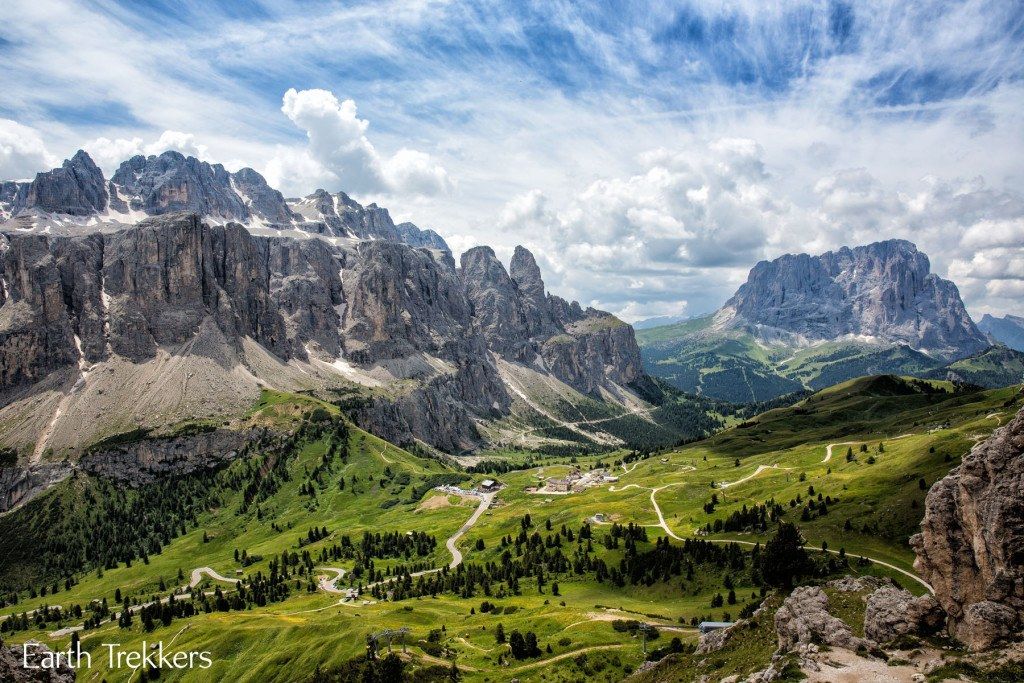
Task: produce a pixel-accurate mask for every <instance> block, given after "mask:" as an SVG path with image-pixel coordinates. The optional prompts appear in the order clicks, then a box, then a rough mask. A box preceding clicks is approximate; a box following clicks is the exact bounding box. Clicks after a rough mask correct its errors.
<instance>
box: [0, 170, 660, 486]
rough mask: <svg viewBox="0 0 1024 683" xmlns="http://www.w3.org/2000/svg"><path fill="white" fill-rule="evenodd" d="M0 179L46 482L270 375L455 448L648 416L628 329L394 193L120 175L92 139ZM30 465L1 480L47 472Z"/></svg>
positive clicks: (237, 403)
mask: <svg viewBox="0 0 1024 683" xmlns="http://www.w3.org/2000/svg"><path fill="white" fill-rule="evenodd" d="M3 188H4V190H3V201H4V202H5V203H4V207H5V209H4V210H5V211H6V212H7V213H8V215H9V216H10V218H9V219H8V220H7V221H6V222H4V223H3V224H2V227H0V231H2V236H0V252H2V257H0V303H2V306H0V406H2V407H0V424H2V425H3V426H2V427H0V442H2V444H3V446H4V447H6V448H8V449H13V450H14V451H16V452H17V453H18V456H19V457H18V461H19V463H21V464H22V465H23V466H29V465H31V466H33V467H35V471H36V472H37V475H38V476H37V479H41V480H42V484H45V483H46V482H47V481H49V480H50V479H55V478H60V477H61V476H64V475H66V471H67V466H66V465H65V464H61V465H59V466H58V465H54V464H53V463H54V462H60V463H63V462H64V457H65V456H71V457H72V459H74V458H76V457H78V456H79V455H81V453H82V452H83V450H84V449H86V448H88V447H89V446H90V445H91V444H95V443H97V442H101V441H103V440H104V439H111V438H112V437H113V438H116V437H117V435H119V434H126V433H131V432H133V430H139V429H145V430H153V431H154V432H161V431H162V432H167V431H168V430H169V429H170V426H172V425H181V424H185V423H189V422H194V421H196V420H200V421H201V420H209V419H211V418H216V419H220V420H225V421H227V420H230V419H231V417H232V416H235V415H239V414H242V413H244V412H245V411H246V410H247V409H248V408H249V407H250V406H251V405H252V404H253V403H254V402H255V401H256V400H257V399H258V398H259V396H260V392H261V391H262V390H273V389H277V390H283V391H292V392H294V391H311V392H314V393H317V394H318V395H323V396H325V397H329V398H331V400H338V401H343V402H345V404H346V406H347V407H348V408H349V409H350V410H351V412H352V414H353V415H354V416H355V417H356V419H357V420H358V421H359V422H360V424H362V425H363V426H365V427H367V428H369V429H371V430H372V431H374V432H375V433H377V434H379V435H380V436H382V437H384V438H386V439H388V440H390V441H393V442H396V443H406V444H408V443H412V442H413V441H420V442H422V443H423V444H426V445H428V446H431V447H434V448H437V449H440V450H442V451H445V452H448V453H461V452H466V451H472V450H475V449H476V448H478V447H479V446H481V445H483V444H486V443H494V442H500V441H503V440H506V441H512V442H514V443H518V444H519V445H527V446H529V445H530V444H531V443H583V444H589V445H595V444H601V445H614V444H621V443H623V441H622V439H621V438H619V437H617V436H614V435H613V434H610V433H607V432H605V431H603V430H602V428H601V426H600V425H595V426H594V427H586V426H576V425H574V424H569V423H566V422H564V420H563V418H562V417H561V416H560V411H561V410H563V409H564V407H565V406H566V405H573V404H586V405H588V406H590V407H591V409H599V410H600V411H604V412H602V413H601V416H602V417H609V416H615V415H623V416H633V415H636V416H638V417H637V418H636V419H640V420H651V418H650V417H649V413H650V411H651V410H652V409H653V406H652V405H650V404H649V403H648V402H646V401H645V400H643V399H642V398H641V397H640V395H639V394H638V392H640V393H642V394H644V395H646V396H650V395H651V391H650V389H651V386H652V383H651V380H650V379H649V378H648V377H647V376H646V375H645V374H644V371H643V368H642V365H641V361H640V354H639V349H638V347H637V345H636V342H635V339H634V336H633V330H632V328H631V327H630V326H628V325H626V324H625V323H623V322H621V321H620V320H618V319H617V318H615V317H614V316H612V315H611V314H608V313H605V312H602V311H597V310H594V309H583V308H582V307H580V306H579V304H577V303H575V302H567V301H565V300H563V299H561V298H559V297H557V296H554V295H552V294H549V293H547V292H546V291H545V287H544V282H543V280H542V279H541V273H540V269H539V268H538V267H537V264H536V261H535V260H534V258H533V255H532V254H530V252H529V251H527V250H526V249H524V248H522V247H519V248H517V249H516V252H515V255H514V257H513V259H512V261H511V264H510V268H509V269H506V268H505V266H504V265H503V264H502V263H501V262H500V261H498V259H497V258H496V256H495V254H494V252H493V250H491V249H490V248H488V247H477V248H474V249H471V250H469V251H468V252H466V253H465V254H463V255H462V259H461V264H456V263H455V261H454V259H453V258H452V255H451V253H450V252H449V251H448V249H447V245H446V244H445V243H444V240H443V239H441V238H440V236H438V235H437V234H436V233H434V232H432V231H423V230H419V229H418V228H416V226H414V225H412V224H411V223H403V224H400V225H395V224H394V223H393V221H392V220H391V218H390V216H389V214H388V212H387V210H386V209H382V208H379V207H377V206H375V205H373V204H371V205H369V206H366V207H363V206H361V205H359V204H357V203H356V202H354V201H353V200H352V199H351V198H349V197H348V196H346V195H345V194H343V193H337V194H333V195H332V194H328V193H326V192H324V191H318V192H316V193H314V194H313V195H311V196H309V197H306V198H304V199H299V200H285V199H283V197H282V196H281V194H280V193H278V192H276V191H274V190H272V189H270V188H269V187H268V186H267V185H266V182H265V181H264V180H263V178H262V177H261V176H260V175H259V174H258V173H256V172H255V171H252V170H251V169H243V170H242V171H239V172H238V173H228V172H227V171H225V170H224V169H223V167H221V166H219V165H210V164H207V163H206V162H201V161H198V160H196V159H194V158H191V157H189V158H186V157H184V156H182V155H180V154H177V153H174V152H166V153H164V154H162V155H160V156H151V157H148V158H143V157H134V158H132V159H129V160H128V161H126V162H125V163H124V164H122V165H121V167H120V168H119V169H118V171H117V173H115V174H114V176H113V177H112V178H111V179H110V180H109V181H105V180H104V179H103V176H102V173H101V172H100V171H99V169H98V168H97V167H96V166H95V164H93V162H92V160H91V159H90V158H89V156H88V155H87V154H86V153H84V152H79V153H78V154H76V155H75V157H74V158H73V159H71V160H69V161H68V162H65V164H64V165H63V166H62V167H61V168H59V169H55V170H53V171H50V172H48V173H40V174H39V175H38V176H37V177H36V179H35V180H33V181H32V182H30V183H5V184H4V185H3ZM576 419H577V420H579V418H578V417H577V418H576ZM650 425H651V426H652V427H656V425H654V424H653V421H652V422H651V423H650ZM545 430H546V431H545ZM517 439H518V441H516V440H517ZM45 467H51V468H56V471H48V472H45V473H43V474H38V472H39V471H40V469H41V468H45ZM24 474H25V473H24V472H22V473H21V475H18V476H15V475H12V474H11V473H10V472H6V473H5V476H6V478H7V479H11V478H15V479H17V481H13V482H12V481H8V482H6V485H7V488H8V490H12V489H14V488H17V487H19V486H21V487H23V488H26V489H32V488H35V487H37V486H38V485H42V484H40V482H39V481H33V482H29V483H26V482H25V481H24V477H23V476H22V475H24ZM19 477H20V478H19ZM11 502H12V500H9V501H8V503H11Z"/></svg>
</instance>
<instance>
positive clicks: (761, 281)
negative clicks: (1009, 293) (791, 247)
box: [715, 240, 988, 358]
mask: <svg viewBox="0 0 1024 683" xmlns="http://www.w3.org/2000/svg"><path fill="white" fill-rule="evenodd" d="M930 269H931V266H930V263H929V261H928V257H927V256H926V255H925V254H923V253H922V252H920V251H918V250H917V247H915V246H914V245H913V244H911V243H910V242H906V241H903V240H888V241H885V242H876V243H874V244H869V245H866V246H861V247H855V248H853V249H850V248H848V247H843V248H842V249H840V250H838V251H834V252H827V253H825V254H822V255H820V256H810V255H808V254H796V255H793V254H787V255H785V256H782V257H780V258H777V259H775V260H774V261H762V262H760V263H758V264H757V265H756V266H754V268H753V269H752V270H751V271H750V274H749V276H748V277H747V281H746V283H744V284H743V285H742V286H741V287H740V288H739V289H738V290H737V292H736V294H735V295H733V297H732V298H731V299H729V301H727V302H726V304H725V306H723V307H722V309H721V310H720V311H719V312H718V314H716V316H715V329H718V330H724V329H744V330H747V331H750V332H752V333H754V334H755V335H757V336H759V337H761V338H763V339H766V340H768V341H786V342H797V343H804V342H814V341H822V340H833V339H837V338H840V337H843V336H846V335H850V336H853V337H855V338H866V339H869V340H874V341H878V342H886V343H902V344H906V345H908V346H910V347H911V348H914V349H920V350H927V351H929V352H931V353H934V354H936V355H941V356H944V357H949V358H954V357H955V358H959V357H963V356H967V355H970V354H972V353H976V352H978V351H980V350H982V349H984V348H985V347H986V346H988V342H987V340H986V338H985V336H984V335H983V334H982V333H981V331H979V330H978V328H977V327H976V326H975V324H974V322H973V321H972V320H971V318H970V316H969V315H968V314H967V310H966V308H965V307H964V304H963V301H962V300H961V299H960V293H959V291H958V290H957V288H956V285H954V284H953V283H952V282H950V281H949V280H943V279H942V278H940V277H938V276H937V275H935V274H934V273H931V272H930Z"/></svg>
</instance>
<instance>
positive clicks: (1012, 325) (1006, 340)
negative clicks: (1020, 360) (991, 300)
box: [978, 313, 1024, 351]
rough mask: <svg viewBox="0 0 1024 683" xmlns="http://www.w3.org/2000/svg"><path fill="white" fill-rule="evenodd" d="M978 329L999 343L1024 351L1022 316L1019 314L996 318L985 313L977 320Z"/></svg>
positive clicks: (1023, 323) (1023, 320) (1023, 321)
mask: <svg viewBox="0 0 1024 683" xmlns="http://www.w3.org/2000/svg"><path fill="white" fill-rule="evenodd" d="M978 329H979V330H981V331H982V332H984V333H985V334H987V335H988V336H990V337H991V338H992V339H993V340H995V341H997V342H999V343H1000V344H1005V345H1006V346H1008V347H1010V348H1011V349H1014V350H1016V351H1024V318H1022V317H1021V316H1019V315H1004V316H1003V317H1002V318H996V317H995V316H993V315H989V314H988V313H986V314H985V315H983V316H982V317H981V320H979V321H978Z"/></svg>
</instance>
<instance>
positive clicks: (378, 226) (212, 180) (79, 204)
mask: <svg viewBox="0 0 1024 683" xmlns="http://www.w3.org/2000/svg"><path fill="white" fill-rule="evenodd" d="M179 212H189V213H195V214H197V215H198V216H200V217H201V218H202V219H204V220H206V221H207V222H212V223H221V224H222V223H226V222H229V221H233V222H237V223H240V224H242V225H244V226H245V227H247V228H248V229H250V230H254V231H258V232H261V233H266V234H272V233H273V232H282V231H298V232H299V233H300V234H301V233H308V234H314V235H322V236H325V237H338V238H343V239H352V240H367V239H373V240H387V241H395V242H403V243H405V244H409V245H411V246H414V247H426V248H431V249H439V250H442V251H448V250H449V249H448V245H447V244H446V243H445V241H444V239H443V238H442V237H441V236H440V235H438V234H437V233H436V232H434V231H433V230H421V229H420V228H418V227H417V226H415V225H414V224H412V223H408V222H407V223H402V224H400V225H395V223H394V221H392V220H391V216H390V214H389V213H388V210H387V209H384V208H382V207H379V206H377V205H376V204H370V205H368V206H365V207H364V206H362V205H361V204H359V203H358V202H356V201H355V200H353V199H352V198H351V197H349V196H348V195H346V194H345V193H344V192H337V193H334V194H331V193H329V192H327V191H326V190H317V191H316V192H314V193H313V194H311V195H309V196H308V197H305V198H301V199H285V197H284V196H283V195H282V194H281V193H280V192H279V191H277V190H275V189H274V188H272V187H270V185H269V184H268V183H267V181H266V179H265V178H264V177H263V176H262V175H260V174H259V173H258V172H257V171H255V170H253V169H251V168H243V169H240V170H239V171H237V172H234V173H232V172H230V171H228V170H227V169H226V168H224V166H222V165H221V164H211V163H209V162H207V161H202V160H200V159H197V158H196V157H192V156H185V155H183V154H181V153H180V152H175V151H173V150H169V151H167V152H164V153H162V154H159V155H150V156H143V155H141V154H140V155H136V156H133V157H131V158H130V159H127V160H125V161H124V162H123V163H122V164H121V165H120V166H119V167H118V169H117V171H116V172H115V173H114V175H113V176H112V177H111V178H110V179H109V180H107V179H105V178H104V176H103V172H102V171H101V170H100V169H99V167H97V166H96V164H95V163H94V162H93V160H92V159H91V158H90V157H89V155H88V153H86V152H84V151H82V150H79V151H78V152H77V153H76V154H75V155H74V157H72V158H71V159H69V160H67V161H65V162H64V164H63V166H61V168H56V169H53V170H51V171H46V172H42V173H38V174H36V177H35V178H34V179H33V180H31V181H2V182H0V220H4V219H8V220H11V221H13V222H14V224H15V225H14V227H15V228H16V229H18V230H20V231H22V232H37V233H56V234H66V235H82V234H88V233H92V232H95V231H96V230H97V229H100V228H106V229H104V230H103V231H104V232H110V231H116V230H120V229H122V228H123V227H124V226H125V225H133V224H135V223H138V222H139V221H142V220H145V219H146V218H148V217H151V216H161V215H165V214H171V213H179ZM267 231H270V232H269V233H267Z"/></svg>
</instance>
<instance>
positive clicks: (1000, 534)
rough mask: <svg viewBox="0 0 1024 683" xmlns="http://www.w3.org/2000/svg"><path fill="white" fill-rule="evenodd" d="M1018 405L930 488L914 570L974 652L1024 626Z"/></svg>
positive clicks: (1023, 432) (1023, 451)
mask: <svg viewBox="0 0 1024 683" xmlns="http://www.w3.org/2000/svg"><path fill="white" fill-rule="evenodd" d="M1022 500H1024V411H1021V412H1018V413H1017V415H1016V416H1015V417H1014V419H1013V420H1012V421H1011V422H1010V423H1009V424H1007V425H1006V426H1004V427H1002V428H1000V429H997V430H996V431H995V432H994V433H993V434H992V436H990V437H989V438H988V439H986V440H985V441H983V442H981V443H979V444H977V445H976V446H975V447H974V448H973V449H972V450H971V452H970V454H968V455H967V456H966V457H965V458H964V459H963V462H962V463H961V464H960V466H959V467H957V468H955V469H953V470H952V471H951V472H950V473H949V474H948V475H947V476H946V477H944V478H943V479H940V480H939V481H937V482H936V483H935V485H934V486H932V488H931V490H930V491H929V492H928V496H927V498H926V500H925V514H924V520H923V521H922V522H921V533H920V534H917V535H915V536H914V537H912V538H911V545H912V546H913V547H914V550H915V552H916V553H917V560H916V562H915V563H914V567H915V569H917V571H918V572H919V573H920V574H921V576H922V577H924V579H925V580H927V581H928V582H929V583H930V584H931V585H932V586H933V587H934V589H935V597H936V598H937V599H938V601H939V603H940V604H941V605H942V608H943V609H944V610H945V611H946V613H947V615H948V618H949V629H950V632H951V633H952V634H953V635H955V636H956V637H957V638H958V639H959V640H961V641H962V642H964V643H966V644H967V645H968V646H970V647H971V649H973V650H982V649H985V648H988V647H991V646H992V645H994V644H996V643H997V642H999V641H1000V640H1002V639H1004V638H1006V637H1008V636H1010V635H1011V634H1012V633H1014V632H1017V631H1019V630H1020V629H1021V628H1022V627H1024V621H1022V619H1024V618H1022V616H1021V615H1024V505H1022V504H1021V501H1022Z"/></svg>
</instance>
